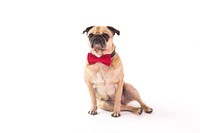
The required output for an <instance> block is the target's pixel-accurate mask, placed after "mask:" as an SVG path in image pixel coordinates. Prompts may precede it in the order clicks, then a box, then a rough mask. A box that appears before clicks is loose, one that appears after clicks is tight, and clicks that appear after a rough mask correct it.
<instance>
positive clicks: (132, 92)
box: [123, 83, 153, 113]
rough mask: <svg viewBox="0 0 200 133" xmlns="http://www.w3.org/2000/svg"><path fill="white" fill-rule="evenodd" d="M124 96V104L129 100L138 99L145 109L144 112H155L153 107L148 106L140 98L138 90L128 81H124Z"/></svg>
mask: <svg viewBox="0 0 200 133" xmlns="http://www.w3.org/2000/svg"><path fill="white" fill-rule="evenodd" d="M123 96H124V101H123V102H124V104H125V105H127V104H128V103H129V102H131V101H133V100H135V101H137V102H138V103H139V104H140V105H141V107H142V109H143V110H144V112H146V113H151V112H153V109H152V108H150V107H148V106H147V105H146V104H145V103H144V102H143V101H142V99H141V98H140V95H139V93H138V91H137V90H136V89H135V88H134V87H133V86H132V85H131V84H128V83H124V86H123Z"/></svg>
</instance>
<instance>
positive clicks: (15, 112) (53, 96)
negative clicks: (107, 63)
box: [0, 0, 200, 133]
mask: <svg viewBox="0 0 200 133" xmlns="http://www.w3.org/2000/svg"><path fill="white" fill-rule="evenodd" d="M199 7H200V4H199V2H198V0H196V1H195V0H167V1H160V0H151V1H150V0H146V1H144V0H140V1H131V0H129V1H128V0H124V1H117V0H113V1H111V0H101V1H100V0H98V1H95V0H72V1H65V0H63V1H61V0H55V1H53V0H34V1H26V0H18V1H14V0H13V1H11V0H2V1H1V2H0V132H1V133H18V132H19V133H64V132H65V133H66V132H73V133H83V132H85V133H122V132H135V133H147V132H154V133H160V132H162V133H165V132H166V133H169V132H176V133H188V132H190V133H199V132H200V114H199V112H200V104H199V100H200V96H199V89H200V8H199ZM91 25H109V26H113V27H115V28H116V29H118V30H120V32H121V35H120V36H117V35H116V36H115V38H114V43H115V45H116V51H117V52H118V53H119V54H120V56H121V58H122V61H123V64H124V69H125V80H126V81H127V82H130V83H132V84H133V85H134V86H135V87H136V88H137V89H138V91H139V92H140V95H141V97H142V98H143V100H144V101H145V102H146V103H147V104H148V105H149V106H151V107H152V108H153V109H154V112H153V113H152V114H145V113H143V114H142V115H141V116H137V115H135V114H132V113H130V112H122V113H121V114H122V116H121V117H120V118H112V117H111V116H110V115H111V112H106V111H103V110H98V115H96V116H90V115H88V114H87V112H88V110H89V108H90V98H89V95H88V90H87V87H86V85H85V83H84V80H83V67H84V64H85V62H86V55H87V52H89V49H88V45H87V37H86V35H82V31H83V30H84V29H85V28H86V27H88V26H91ZM131 104H132V105H134V106H137V103H134V102H133V103H131Z"/></svg>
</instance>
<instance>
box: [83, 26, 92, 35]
mask: <svg viewBox="0 0 200 133" xmlns="http://www.w3.org/2000/svg"><path fill="white" fill-rule="evenodd" d="M93 27H94V26H90V27H87V28H86V29H85V30H84V31H83V34H84V33H85V32H86V33H88V31H89V30H90V29H92V28H93Z"/></svg>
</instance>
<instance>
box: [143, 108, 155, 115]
mask: <svg viewBox="0 0 200 133" xmlns="http://www.w3.org/2000/svg"><path fill="white" fill-rule="evenodd" d="M144 112H145V113H148V114H150V113H152V112H153V109H152V108H150V107H146V108H144Z"/></svg>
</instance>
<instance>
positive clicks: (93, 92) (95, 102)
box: [86, 81, 97, 115]
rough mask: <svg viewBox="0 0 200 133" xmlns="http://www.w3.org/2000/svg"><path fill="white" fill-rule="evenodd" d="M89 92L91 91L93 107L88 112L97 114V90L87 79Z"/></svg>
mask: <svg viewBox="0 0 200 133" xmlns="http://www.w3.org/2000/svg"><path fill="white" fill-rule="evenodd" d="M86 84H87V87H88V90H89V93H90V98H91V109H90V110H89V111H88V114H91V115H96V114H97V100H96V95H95V90H94V88H93V87H92V83H90V82H89V81H86Z"/></svg>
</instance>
